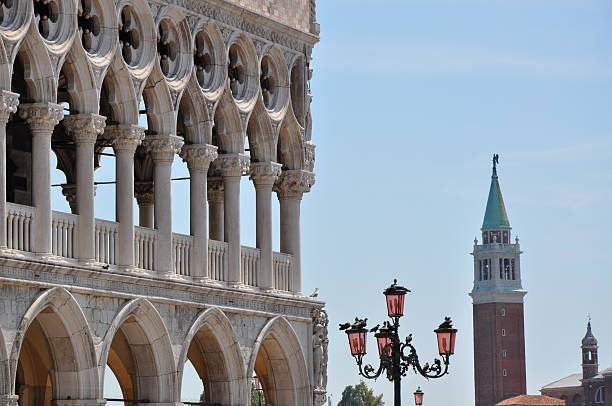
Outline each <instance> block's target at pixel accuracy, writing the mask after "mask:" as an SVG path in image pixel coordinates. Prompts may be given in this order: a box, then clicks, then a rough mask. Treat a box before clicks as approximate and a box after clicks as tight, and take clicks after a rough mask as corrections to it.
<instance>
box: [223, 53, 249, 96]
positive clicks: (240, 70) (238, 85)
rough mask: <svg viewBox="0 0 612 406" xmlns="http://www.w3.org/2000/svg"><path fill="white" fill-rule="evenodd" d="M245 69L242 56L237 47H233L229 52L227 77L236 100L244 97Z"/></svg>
mask: <svg viewBox="0 0 612 406" xmlns="http://www.w3.org/2000/svg"><path fill="white" fill-rule="evenodd" d="M244 75H245V68H244V60H243V57H242V54H241V52H240V50H239V49H238V47H237V46H236V45H232V46H231V47H230V50H229V62H228V64H227V77H228V78H229V81H230V90H231V91H232V95H233V96H234V98H236V99H241V98H243V97H244V95H243V90H244V86H245V77H244Z"/></svg>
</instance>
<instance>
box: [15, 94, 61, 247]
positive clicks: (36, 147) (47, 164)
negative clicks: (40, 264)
mask: <svg viewBox="0 0 612 406" xmlns="http://www.w3.org/2000/svg"><path fill="white" fill-rule="evenodd" d="M19 115H20V116H21V118H23V119H24V120H25V121H26V123H27V124H28V126H29V128H30V132H31V133H32V202H33V205H34V207H36V216H35V218H34V244H33V245H34V252H36V253H38V254H42V255H50V254H51V135H53V129H54V128H55V126H56V125H57V124H58V123H59V122H60V121H61V120H62V119H63V118H64V109H63V107H62V106H60V105H59V104H55V103H30V104H22V105H21V106H20V107H19Z"/></svg>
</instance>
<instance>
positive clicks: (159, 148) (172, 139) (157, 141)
mask: <svg viewBox="0 0 612 406" xmlns="http://www.w3.org/2000/svg"><path fill="white" fill-rule="evenodd" d="M142 145H143V146H144V147H145V148H146V150H147V151H148V152H149V154H150V155H151V158H152V159H153V161H155V163H158V162H166V163H172V161H173V159H174V154H177V153H178V152H179V151H180V150H181V147H182V146H183V139H182V138H181V137H177V136H176V135H147V136H146V137H145V138H144V140H143V141H142Z"/></svg>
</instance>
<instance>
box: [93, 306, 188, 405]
mask: <svg viewBox="0 0 612 406" xmlns="http://www.w3.org/2000/svg"><path fill="white" fill-rule="evenodd" d="M113 345H116V346H117V348H116V349H113V348H112V347H113ZM107 363H109V365H110V364H114V367H113V365H110V367H111V369H113V372H114V373H115V376H117V379H118V380H119V383H120V384H121V385H122V388H121V389H122V390H123V391H124V396H125V395H130V396H133V397H132V398H130V399H137V400H147V401H148V402H150V403H166V402H173V401H175V399H174V390H173V388H174V382H175V376H176V371H175V368H174V356H173V354H172V344H171V343H170V336H169V334H168V330H167V328H166V324H165V323H164V321H163V319H162V318H161V315H160V314H159V312H158V311H157V309H156V308H155V306H153V304H152V303H151V302H149V301H148V300H147V299H144V298H137V299H133V300H131V301H129V302H128V303H126V304H125V305H124V306H123V308H122V309H121V310H120V311H119V313H117V315H116V316H115V318H114V319H113V321H112V323H111V325H110V327H109V329H108V331H107V332H106V334H105V336H104V340H103V342H102V351H101V354H100V358H99V361H98V369H99V371H100V373H99V377H100V385H99V386H100V388H104V368H105V367H106V365H107ZM137 403H138V402H137Z"/></svg>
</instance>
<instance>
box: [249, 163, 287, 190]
mask: <svg viewBox="0 0 612 406" xmlns="http://www.w3.org/2000/svg"><path fill="white" fill-rule="evenodd" d="M281 168H282V165H281V164H278V163H276V162H252V163H251V168H250V169H249V175H250V176H249V179H251V180H252V181H253V183H254V184H255V187H257V186H273V185H274V182H276V180H277V179H278V177H279V175H280V174H281Z"/></svg>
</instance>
